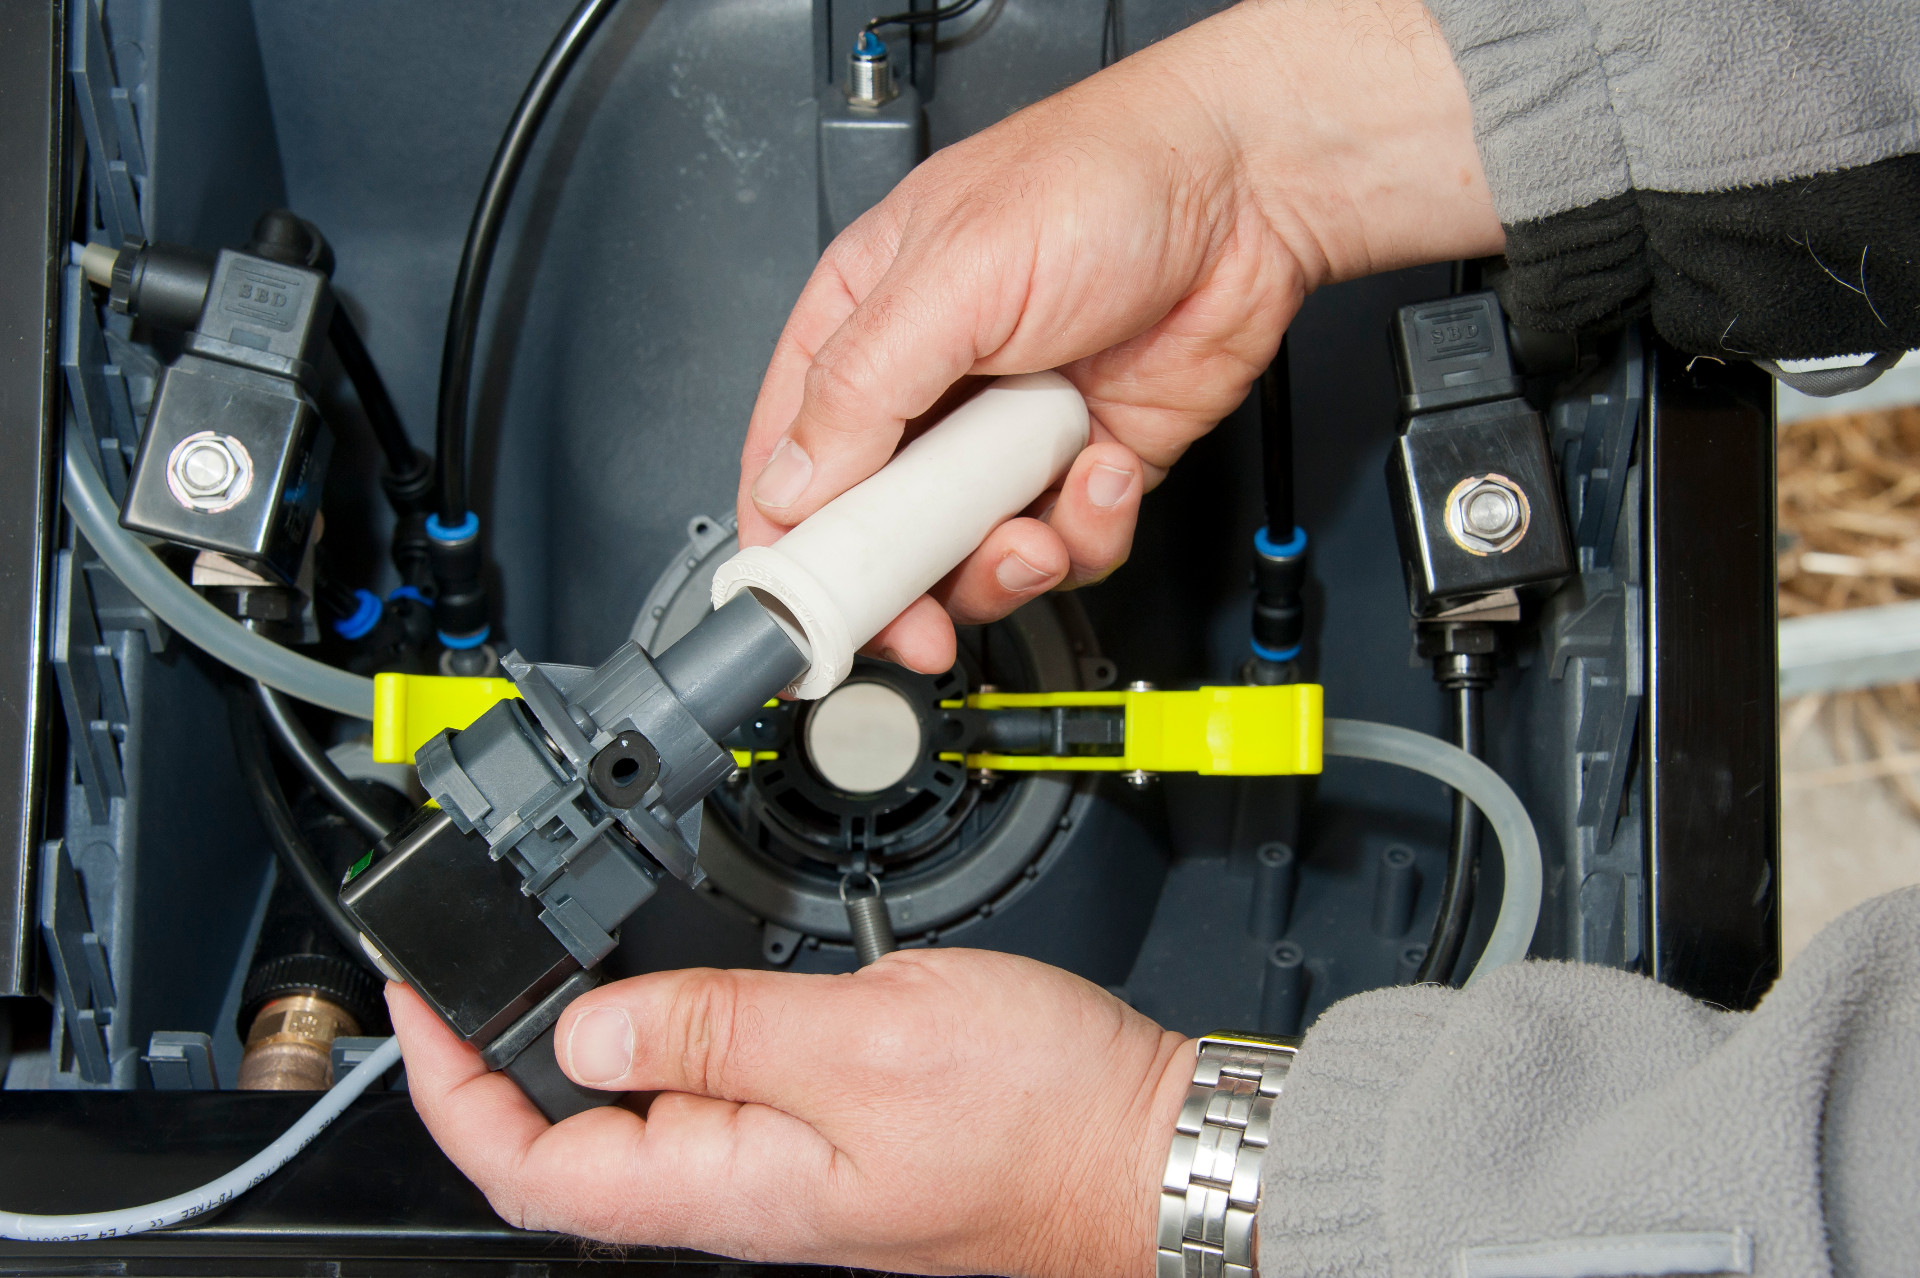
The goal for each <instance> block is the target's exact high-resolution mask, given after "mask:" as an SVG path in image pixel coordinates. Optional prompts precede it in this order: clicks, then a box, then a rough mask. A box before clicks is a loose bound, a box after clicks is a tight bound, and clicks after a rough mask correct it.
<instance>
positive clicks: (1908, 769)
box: [1779, 407, 1920, 817]
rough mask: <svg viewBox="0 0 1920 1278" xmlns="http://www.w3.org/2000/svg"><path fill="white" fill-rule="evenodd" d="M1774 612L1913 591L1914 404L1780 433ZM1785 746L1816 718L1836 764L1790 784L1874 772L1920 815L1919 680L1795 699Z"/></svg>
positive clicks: (1918, 572)
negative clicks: (1776, 608) (1777, 569)
mask: <svg viewBox="0 0 1920 1278" xmlns="http://www.w3.org/2000/svg"><path fill="white" fill-rule="evenodd" d="M1779 497H1780V508H1779V513H1780V524H1779V536H1780V539H1779V547H1780V550H1779V554H1780V615H1781V616H1782V617H1804V616H1809V615H1811V614H1813V613H1819V612H1834V611H1837V610H1839V609H1842V608H1864V607H1869V606H1871V605H1874V604H1888V603H1899V602H1901V601H1902V600H1907V599H1920V407H1912V408H1896V409H1889V410H1887V411H1884V412H1874V413H1850V414H1843V415H1836V416H1833V417H1816V418H1810V419H1808V420H1805V421H1798V422H1793V423H1791V424H1790V425H1787V426H1785V427H1782V428H1781V431H1780V489H1779ZM1784 722H1785V726H1786V729H1787V731H1785V732H1783V745H1784V744H1789V743H1790V742H1791V739H1792V738H1794V737H1798V736H1799V735H1800V733H1801V732H1803V731H1804V730H1805V729H1807V728H1808V727H1810V726H1811V725H1812V724H1813V723H1815V722H1819V723H1822V724H1823V725H1824V727H1825V729H1826V731H1827V734H1828V736H1829V738H1830V739H1831V740H1832V743H1833V756H1834V759H1835V760H1836V761H1837V763H1838V766H1836V767H1832V768H1824V769H1821V770H1819V771H1818V772H1809V773H1799V774H1794V775H1792V776H1790V777H1788V778H1787V779H1786V781H1787V784H1788V786H1789V787H1790V788H1803V787H1805V786H1810V785H1814V786H1817V785H1838V784H1845V783H1848V782H1857V781H1862V780H1869V779H1871V780H1877V781H1879V782H1880V783H1881V784H1882V785H1884V786H1886V787H1887V788H1888V789H1889V790H1890V791H1891V792H1892V793H1893V794H1894V795H1895V796H1896V797H1897V798H1898V799H1899V800H1900V801H1901V803H1902V804H1904V805H1905V806H1906V808H1907V809H1908V810H1909V811H1910V812H1912V813H1913V814H1914V815H1915V816H1916V817H1920V775H1916V774H1917V773H1920V766H1916V764H1915V760H1916V759H1920V684H1911V683H1907V684H1896V685H1893V686H1890V687H1885V688H1868V689H1863V690H1861V691H1857V692H1838V693H1834V694H1832V695H1831V696H1826V697H1808V698H1802V699H1801V700H1800V701H1799V702H1797V703H1795V704H1794V705H1793V706H1791V707H1789V708H1788V710H1787V712H1786V715H1785V719H1784Z"/></svg>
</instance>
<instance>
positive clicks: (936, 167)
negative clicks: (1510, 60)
mask: <svg viewBox="0 0 1920 1278" xmlns="http://www.w3.org/2000/svg"><path fill="white" fill-rule="evenodd" d="M1501 243H1502V232H1501V228H1500V223H1499V220H1498V218H1497V217H1496V216H1495V215H1494V212H1493V208H1492V202H1491V199H1490V197H1489V195H1488V193H1487V187H1486V180H1485V177H1484V175H1483V174H1482V172H1481V168H1480V160H1479V156H1478V153H1477V152H1476V151H1475V150H1474V143H1473V128H1472V118H1471V113H1470V110H1469V107H1468V102H1467V94H1466V89H1465V87H1464V85H1463V84H1462V83H1461V80H1460V76H1459V73H1458V71H1457V70H1456V69H1455V68H1454V66H1453V62H1452V58H1451V55H1450V54H1449V52H1448V50H1447V46H1446V44H1445V42H1444V41H1443V40H1442V39H1441V37H1440V34H1439V32H1438V31H1437V30H1436V29H1435V27H1434V24H1433V20H1432V19H1431V17H1430V16H1429V15H1428V14H1427V13H1426V11H1425V9H1423V8H1422V7H1421V6H1420V4H1419V3H1418V2H1417V0H1364V2H1363V0H1246V2H1245V3H1242V4H1240V5H1238V6H1236V7H1234V8H1233V9H1230V10H1228V11H1226V12H1225V13H1222V14H1220V15H1218V16H1216V17H1214V18H1212V19H1209V20H1208V21H1205V22H1202V23H1200V24H1198V25H1197V26H1194V27H1191V28H1189V29H1188V30H1186V31H1183V32H1181V33H1180V34H1178V35H1176V36H1173V37H1170V38H1168V39H1166V40H1164V41H1162V42H1160V43H1158V44H1155V45H1153V46H1151V47H1150V48H1148V49H1146V50H1144V51H1142V52H1141V53H1139V54H1137V55H1135V56H1134V57H1131V58H1128V59H1127V60H1126V61H1124V62H1122V63H1120V64H1119V65H1117V66H1114V67H1111V68H1109V69H1107V70H1105V71H1103V72H1101V73H1100V74H1098V75H1096V76H1093V77H1091V78H1090V79H1088V80H1085V81H1083V82H1081V83H1080V84H1077V85H1075V86H1074V87H1072V88H1070V89H1068V90H1066V91H1065V92H1062V93H1060V94H1057V95H1055V96H1054V97H1051V98H1048V99H1047V100H1045V101H1043V102H1040V103H1038V104H1037V105H1035V106H1033V107H1030V108H1028V109H1027V110H1025V111H1022V112H1020V113H1018V114H1017V115H1014V116H1012V117H1011V118H1009V119H1007V120H1005V121H1004V122H1002V123H1001V124H999V125H996V126H995V127H993V128H991V129H988V130H986V131H985V132H983V133H981V134H978V135H976V136H974V137H972V138H969V139H967V140H966V141H964V142H961V143H959V144H957V145H955V146H951V147H948V148H946V149H945V150H943V151H941V152H939V153H938V154H937V155H935V156H933V157H932V158H931V159H929V160H927V161H926V162H925V163H924V164H922V165H921V166H920V167H919V168H917V169H915V170H914V171H913V173H912V174H910V175H909V176H908V177H907V178H906V180H905V181H903V182H902V183H901V184H900V185H899V186H898V187H897V188H895V190H894V191H893V193H892V194H891V195H889V196H888V197H887V198H886V199H885V200H884V201H882V202H881V203H880V204H879V205H878V206H876V207H875V208H874V209H873V210H872V211H870V212H869V213H867V214H866V215H865V216H864V217H862V218H861V219H860V220H859V221H857V222H855V223H854V224H853V225H852V226H851V227H849V228H848V229H847V230H846V231H845V232H844V233H842V234H841V235H840V237H839V238H838V239H836V240H835V241H834V242H833V244H832V245H831V246H830V247H829V248H828V249H827V251H826V253H825V255H824V256H823V257H822V258H821V261H820V264H819V266H818V267H817V268H816V269H815V271H814V273H813V277H812V279H811V280H810V281H809V282H808V284H807V286H806V288H805V290H804V291H803V292H802V294H801V296H800V300H799V302H798V303H797V304H796V305H795V307H794V310H793V314H792V316H791V317H790V318H789V319H788V321H787V325H786V329H785V331H784V332H783V333H782V334H781V336H780V340H779V343H778V345H777V346H776V348H775V351H774V355H773V359H772V363H771V365H770V367H769V368H768V371H767V375H766V379H765V381H764V383H763V384H762V386H761V389H760V397H759V401H758V403H757V404H756V405H755V407H754V413H753V420H752V423H751V425H750V427H749V429H748V433H747V441H746V446H745V448H744V450H743V451H742V455H741V485H740V497H739V520H740V540H741V543H742V544H743V545H762V544H765V543H768V542H771V541H773V540H775V539H776V538H778V537H779V536H780V534H781V533H782V532H784V531H785V530H786V529H787V528H789V527H791V526H793V525H794V524H796V523H798V522H799V521H800V520H801V519H804V518H805V517H806V516H807V515H809V514H811V513H813V512H814V511H815V510H817V509H819V508H820V507H821V506H822V505H824V504H825V503H826V502H827V501H828V500H830V499H831V498H833V497H834V496H837V495H838V494H839V493H841V492H843V491H845V490H846V489H848V488H850V487H852V486H853V485H854V484H855V483H858V482H859V481H860V480H861V479H864V478H865V477H866V476H868V475H870V474H872V473H873V472H874V471H875V470H878V469H879V468H880V466H882V465H883V464H884V463H885V462H886V461H887V459H888V458H889V457H890V456H892V454H893V452H894V450H895V449H896V448H897V447H898V445H899V443H900V440H901V436H902V433H903V431H904V430H905V428H906V426H907V424H908V423H910V422H912V421H913V420H915V419H916V418H919V417H922V416H923V415H926V414H928V413H929V412H930V411H931V410H934V409H935V408H936V407H937V406H940V405H941V403H942V401H943V399H945V398H947V397H949V395H950V394H951V393H952V392H954V391H955V390H956V389H957V387H958V384H959V383H961V381H962V380H963V379H965V378H967V377H969V376H974V375H997V374H1006V373H1021V372H1033V371H1037V370H1040V369H1046V368H1059V369H1060V370H1061V371H1062V372H1063V373H1065V374H1066V376H1067V377H1068V378H1070V379H1071V380H1072V381H1073V382H1074V384H1075V385H1076V386H1078V387H1079V388H1080V391H1081V393H1082V394H1084V395H1085V396H1086V398H1087V403H1088V407H1089V408H1090V409H1091V410H1092V414H1093V439H1092V442H1091V443H1090V444H1089V445H1088V447H1087V449H1086V450H1085V452H1083V453H1082V454H1081V456H1080V457H1079V459H1078V460H1077V461H1076V462H1075V463H1074V466H1073V468H1072V470H1071V471H1070V472H1069V473H1068V475H1067V477H1066V479H1065V480H1064V481H1063V483H1062V485H1061V487H1060V490H1059V491H1058V492H1057V493H1054V494H1049V495H1048V496H1047V497H1045V498H1043V499H1042V500H1041V501H1040V502H1039V503H1037V504H1036V508H1035V510H1034V511H1033V512H1032V514H1031V516H1030V517H1023V518H1017V519H1012V520H1009V521H1008V522H1006V523H1005V524H1002V525H1001V526H1000V528H998V529H997V530H996V531H995V532H994V533H992V534H991V535H990V536H989V537H988V538H987V540H986V542H985V543H984V544H983V545H982V546H981V547H980V549H979V550H978V551H976V552H975V553H974V554H973V555H972V556H971V557H970V558H969V559H968V560H967V561H966V562H965V563H963V564H962V565H961V566H960V567H959V568H957V569H956V570H955V571H954V572H953V573H952V574H951V575H950V576H949V577H948V578H947V579H946V580H945V581H944V582H943V583H941V585H940V587H939V588H937V589H936V591H935V592H934V594H935V596H936V597H937V600H938V602H936V601H935V600H934V599H929V598H922V599H920V600H918V601H917V602H916V603H915V604H914V605H913V606H912V607H910V608H909V609H908V610H907V611H906V612H905V613H903V614H902V615H901V616H900V618H899V619H897V620H896V621H895V622H894V623H893V624H892V625H891V626H889V627H888V628H887V629H886V630H884V631H882V632H881V634H880V635H879V636H877V637H876V638H875V640H874V641H873V643H872V645H871V646H870V650H871V651H874V652H876V653H879V654H880V655H883V656H887V657H889V658H891V659H893V660H896V661H899V662H901V663H903V664H905V665H908V666H911V667H913V668H915V669H918V670H925V671H939V670H945V669H946V668H947V667H948V666H950V665H951V664H952V662H953V659H954V647H953V644H954V640H953V629H952V624H951V621H950V620H949V615H950V616H951V618H952V619H953V620H957V621H961V622H981V621H987V620H991V619H994V618H996V617H1000V616H1004V615H1005V614H1006V613H1008V612H1011V611H1012V610H1013V609H1014V608H1017V607H1019V606H1020V605H1021V604H1022V603H1024V602H1026V601H1027V600H1028V599H1030V598H1032V597H1033V596H1035V595H1037V594H1039V593H1040V592H1042V591H1044V590H1047V589H1051V588H1053V587H1055V586H1062V585H1065V586H1076V585H1082V584H1085V583H1088V582H1092V581H1097V580H1099V579H1100V578H1102V577H1103V576H1105V575H1106V574H1107V573H1109V572H1111V571H1112V570H1113V569H1114V568H1115V567H1117V566H1118V565H1119V564H1120V563H1121V562H1123V561H1124V560H1125V558H1126V556H1127V552H1128V550H1129V548H1130V546H1131V543H1132V537H1133V525H1134V519H1135V516H1136V514H1137V512H1138V510H1139V504H1140V498H1141V496H1142V495H1143V494H1144V492H1145V491H1146V490H1147V489H1148V488H1150V487H1152V486H1153V485H1154V484H1156V483H1158V482H1159V480H1160V479H1161V478H1162V476H1164V474H1165V473H1166V468H1167V467H1168V466H1170V465H1172V463H1173V462H1174V460H1175V459H1176V458H1178V457H1179V456H1180V454H1181V453H1182V452H1183V451H1185V449H1186V448H1187V446H1188V445H1189V444H1191V443H1192V442H1193V441H1194V440H1195V439H1196V438H1198V437H1199V436H1200V435H1202V434H1204V433H1205V432H1206V431H1208V430H1209V429H1211V428H1212V427H1213V425H1214V424H1215V423H1216V422H1218V421H1219V420H1220V419H1221V418H1222V417H1224V416H1226V414H1228V413H1229V412H1231V411H1232V410H1233V409H1234V408H1235V406H1237V405H1238V404H1239V403H1240V402H1241V400H1242V399H1244V398H1245V397H1246V393H1247V390H1248V388H1249V387H1250V386H1251V385H1252V383H1253V381H1254V379H1255V378H1256V377H1258V376H1259V374H1260V372H1261V370H1262V369H1264V368H1265V367H1266V365H1267V364H1268V362H1269V361H1270V360H1271V359H1272V358H1273V354H1274V352H1275V350H1276V349H1277V348H1278V346H1279V343H1280V336H1281V334H1282V333H1283V332H1284V331H1285V329H1286V326H1287V324H1288V322H1289V321H1290V320H1291V319H1292V317H1293V315H1294V312H1295V311H1296V310H1298V308H1299V306H1300V302H1301V300H1302V299H1303V298H1304V297H1305V296H1306V294H1307V293H1309V292H1311V291H1312V290H1313V289H1314V288H1316V287H1318V286H1319V285H1320V284H1323V283H1327V282H1330V281H1334V280H1340V279H1349V278H1353V277H1356V276H1360V275H1366V274H1369V273H1371V272H1374V271H1378V270H1383V269H1388V268H1392V267H1397V266H1404V265H1410V264H1413V263H1416V262H1423V261H1436V260H1442V259H1447V258H1454V257H1463V256H1478V255H1483V254H1487V253H1492V252H1497V251H1498V250H1499V248H1500V246H1501ZM942 605H944V609H945V610H944V611H943V610H942Z"/></svg>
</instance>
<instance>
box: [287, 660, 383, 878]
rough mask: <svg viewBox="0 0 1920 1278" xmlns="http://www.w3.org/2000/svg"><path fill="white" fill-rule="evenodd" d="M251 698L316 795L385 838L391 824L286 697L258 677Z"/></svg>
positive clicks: (363, 828)
mask: <svg viewBox="0 0 1920 1278" xmlns="http://www.w3.org/2000/svg"><path fill="white" fill-rule="evenodd" d="M253 691H254V697H255V699H256V700H257V701H259V703H260V717H261V718H263V719H265V720H266V721H267V727H268V728H270V729H272V730H273V735H274V738H275V739H276V740H278V741H279V742H280V748H281V749H283V750H285V751H286V752H287V757H288V758H290V759H292V760H293V763H294V766H295V767H297V768H299V769H300V771H301V773H302V774H304V775H305V776H306V778H307V780H308V781H310V782H312V783H313V788H314V789H316V790H318V791H319V792H320V797H321V798H323V799H325V800H326V801H327V802H328V803H330V804H332V805H333V807H334V809H335V810H336V811H338V812H339V813H340V815H342V816H344V817H346V818H347V820H349V821H351V822H353V823H354V824H355V825H357V826H359V827H360V832H361V833H362V834H364V835H366V836H367V837H368V838H370V839H372V840H374V841H375V842H378V841H379V840H381V839H384V838H386V837H387V835H388V834H389V833H390V832H391V827H390V826H389V825H388V824H387V822H386V821H385V820H384V819H382V818H381V816H380V814H379V813H378V812H376V811H375V810H374V807H373V805H372V804H371V803H369V802H367V796H366V795H364V794H362V793H361V792H360V788H359V787H358V786H356V785H355V784H354V783H353V782H351V781H349V780H348V779H347V776H346V774H345V773H344V772H342V771H340V769H339V768H337V767H335V766H334V763H333V760H332V759H329V758H328V757H327V752H326V751H325V750H322V749H321V748H320V743H319V742H318V741H315V740H314V739H313V734H312V733H311V732H308V731H307V725H306V724H304V723H302V722H300V719H299V716H298V715H296V714H294V712H293V707H292V706H290V705H288V704H287V698H286V696H285V694H283V693H282V692H281V691H280V690H279V689H278V688H270V687H268V686H267V685H266V684H264V683H261V682H260V681H259V680H258V679H256V680H254V681H253Z"/></svg>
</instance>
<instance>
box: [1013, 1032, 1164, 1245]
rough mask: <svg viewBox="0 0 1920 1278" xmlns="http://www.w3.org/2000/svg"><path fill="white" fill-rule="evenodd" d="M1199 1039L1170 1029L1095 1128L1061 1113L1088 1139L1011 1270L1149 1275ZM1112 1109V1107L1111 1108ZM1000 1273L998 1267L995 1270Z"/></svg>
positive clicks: (1052, 1183)
mask: <svg viewBox="0 0 1920 1278" xmlns="http://www.w3.org/2000/svg"><path fill="white" fill-rule="evenodd" d="M1194 1051H1195V1040H1193V1039H1189V1038H1186V1037H1184V1036H1182V1035H1180V1034H1176V1033H1173V1032H1172V1031H1163V1032H1161V1033H1160V1035H1159V1041H1158V1043H1157V1044H1156V1046H1155V1050H1154V1052H1153V1054H1152V1057H1151V1060H1150V1061H1149V1062H1147V1068H1145V1069H1144V1070H1142V1071H1141V1072H1140V1074H1139V1075H1138V1076H1137V1077H1138V1078H1139V1080H1140V1081H1139V1084H1138V1086H1137V1087H1136V1089H1135V1091H1134V1094H1133V1095H1132V1096H1131V1097H1130V1098H1129V1099H1128V1101H1127V1103H1126V1105H1125V1107H1124V1109H1123V1110H1122V1111H1121V1113H1120V1114H1118V1115H1115V1116H1114V1118H1117V1121H1114V1118H1110V1119H1109V1120H1108V1121H1104V1122H1101V1123H1099V1124H1097V1125H1095V1126H1081V1125H1079V1123H1078V1122H1077V1120H1076V1119H1075V1118H1074V1117H1073V1116H1071V1115H1062V1122H1063V1124H1064V1125H1065V1126H1066V1127H1068V1128H1077V1132H1078V1135H1079V1136H1080V1137H1082V1139H1081V1140H1080V1141H1078V1142H1076V1145H1077V1149H1076V1152H1075V1156H1074V1158H1073V1159H1072V1162H1071V1164H1070V1168H1071V1170H1069V1171H1068V1173H1067V1174H1066V1176H1065V1177H1064V1179H1057V1178H1055V1177H1051V1176H1050V1177H1048V1183H1046V1184H1043V1185H1041V1186H1039V1187H1037V1192H1036V1193H1035V1194H1034V1195H1033V1196H1032V1198H1031V1199H1030V1202H1031V1203H1032V1205H1033V1207H1034V1208H1036V1210H1035V1211H1034V1212H1033V1213H1032V1214H1031V1216H1030V1218H1029V1220H1028V1222H1027V1228H1026V1229H1025V1230H1024V1231H1022V1232H1023V1233H1024V1234H1025V1235H1026V1237H1027V1238H1029V1239H1030V1240H1032V1241H1031V1242H1030V1243H1029V1245H1028V1246H1026V1247H1023V1248H1022V1249H1021V1251H1022V1253H1023V1258H1022V1259H1021V1260H1020V1261H1017V1262H1016V1263H1015V1264H1013V1265H1011V1266H1009V1271H1010V1272H1015V1273H1022V1274H1035V1275H1040V1274H1045V1275H1048V1276H1049V1278H1058V1276H1060V1275H1084V1276H1086V1278H1115V1276H1116V1275H1119V1276H1122V1278H1148V1276H1150V1275H1152V1274H1153V1272H1154V1231H1153V1222H1154V1219H1155V1216H1154V1213H1155V1212H1156V1211H1157V1210H1158V1203H1159V1198H1160V1182H1161V1179H1162V1176H1163V1174H1164V1172H1165V1169H1166V1163H1167V1141H1168V1139H1169V1138H1170V1137H1171V1136H1172V1135H1173V1129H1174V1123H1175V1121H1176V1120H1177V1119H1178V1117H1179V1114H1180V1106H1181V1105H1182V1103H1184V1101H1185V1099H1186V1095H1187V1088H1188V1082H1189V1080H1190V1079H1191V1078H1192V1076H1193V1061H1194ZM1109 1113H1110V1114H1111V1111H1109ZM995 1272H999V1271H998V1270H996V1271H995Z"/></svg>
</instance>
